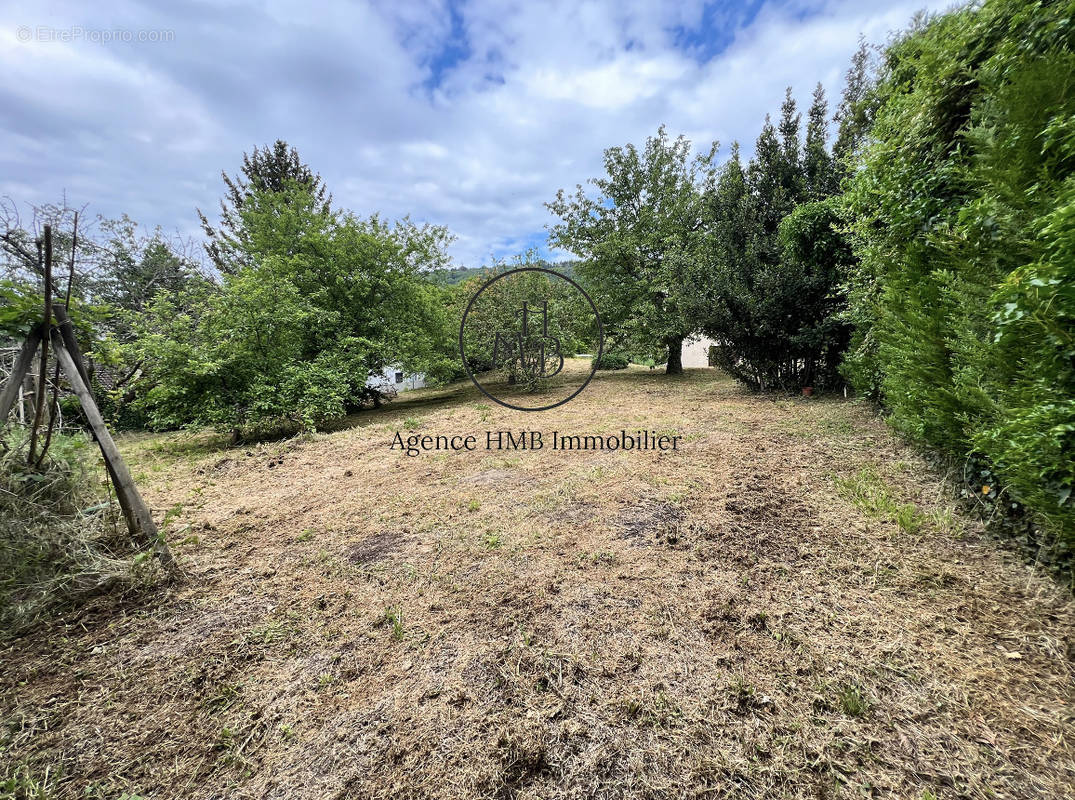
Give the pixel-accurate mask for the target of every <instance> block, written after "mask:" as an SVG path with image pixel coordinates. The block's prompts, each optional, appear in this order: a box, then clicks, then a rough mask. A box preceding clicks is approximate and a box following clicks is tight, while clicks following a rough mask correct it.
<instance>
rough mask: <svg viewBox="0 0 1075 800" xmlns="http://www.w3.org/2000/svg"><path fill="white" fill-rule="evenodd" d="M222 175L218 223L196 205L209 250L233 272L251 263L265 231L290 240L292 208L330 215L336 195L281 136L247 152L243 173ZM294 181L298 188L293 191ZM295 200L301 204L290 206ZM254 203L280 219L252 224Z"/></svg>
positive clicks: (222, 267)
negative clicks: (276, 223) (277, 221)
mask: <svg viewBox="0 0 1075 800" xmlns="http://www.w3.org/2000/svg"><path fill="white" fill-rule="evenodd" d="M222 177H223V178H224V187H225V193H224V198H223V199H222V200H221V201H220V225H219V227H214V226H213V225H212V224H210V222H209V220H208V219H207V218H206V216H205V214H203V213H202V212H201V211H200V210H199V211H198V217H199V218H200V220H201V224H202V230H203V231H205V235H206V236H207V237H208V241H207V243H206V245H205V251H206V253H207V254H208V256H209V258H210V259H211V260H212V262H213V264H214V266H216V268H217V269H218V270H220V271H221V272H224V273H233V272H237V271H238V270H239V269H241V268H242V267H249V266H252V265H253V263H254V259H255V258H256V257H257V254H258V252H259V245H263V244H264V237H265V236H266V235H269V236H273V237H276V238H277V239H278V240H286V239H287V237H288V236H289V235H291V234H292V233H296V232H297V231H296V230H295V229H294V228H292V227H291V225H290V224H289V223H292V224H293V223H294V222H295V221H296V219H297V218H296V216H295V215H293V214H290V213H289V212H291V211H294V210H301V211H304V212H306V216H307V218H308V219H309V218H314V219H316V218H323V217H327V216H329V209H330V206H331V204H332V195H327V196H326V189H325V186H324V183H323V182H322V180H321V176H320V175H318V174H317V173H315V172H314V171H313V170H311V169H310V168H309V167H308V166H307V165H306V164H304V163H303V162H302V160H301V159H300V158H299V153H298V151H297V150H296V149H295V148H294V147H289V146H288V144H287V142H285V141H283V140H281V139H277V140H276V142H274V143H273V146H272V148H271V149H270V148H269V147H268V146H266V147H265V148H264V149H262V148H258V147H255V148H254V152H253V153H252V154H247V153H243V166H242V169H241V170H240V175H238V176H236V177H234V178H231V177H229V176H228V175H227V174H224V175H223V176H222ZM296 187H297V188H298V189H299V191H298V192H295V191H292V190H293V189H294V188H296ZM281 200H283V201H284V202H280V201H281ZM296 201H298V202H299V203H300V204H301V209H293V208H290V207H289V205H290V204H292V203H295V202H296ZM251 204H253V205H255V206H260V209H258V213H260V214H262V215H263V214H264V213H265V212H266V211H268V212H269V213H270V214H271V213H273V212H274V211H276V212H279V213H280V224H279V225H275V226H272V225H270V226H264V225H261V226H258V225H256V224H253V220H252V218H251V216H250V215H249V214H248V213H247V212H248V211H249V208H248V206H249V205H251ZM266 206H268V208H266ZM257 239H261V240H262V241H260V242H259V241H255V240H257Z"/></svg>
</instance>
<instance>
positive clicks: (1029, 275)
mask: <svg viewBox="0 0 1075 800" xmlns="http://www.w3.org/2000/svg"><path fill="white" fill-rule="evenodd" d="M1073 12H1075V4H1072V3H1071V2H1067V3H1039V2H1025V0H992V1H991V0H986V2H985V3H983V4H982V5H981V6H980V7H978V8H974V7H971V8H967V9H962V10H959V11H955V12H953V13H949V14H945V15H943V16H940V17H937V18H934V19H932V20H931V21H929V22H928V23H925V24H922V25H919V26H918V27H917V28H916V29H914V30H912V31H911V32H909V33H908V34H905V35H904V36H903V37H902V38H900V39H899V40H897V41H895V42H894V43H893V44H892V45H890V47H889V48H888V49H887V51H886V52H885V56H884V60H883V65H882V70H881V75H880V80H879V83H878V85H877V87H876V92H875V97H874V98H873V100H874V102H875V103H876V106H875V107H876V109H877V112H876V117H875V122H874V126H873V130H872V133H871V137H870V144H869V145H868V146H867V148H866V149H865V152H864V153H863V154H862V156H861V159H860V163H859V164H858V169H857V171H856V172H855V173H854V175H853V177H852V179H851V181H850V183H849V186H848V187H847V188H848V191H847V193H846V194H845V195H844V200H845V202H846V206H847V211H848V212H849V214H850V216H851V218H852V219H853V223H852V227H853V232H852V233H853V240H854V249H855V254H856V256H857V257H858V259H859V265H858V266H857V267H856V268H855V269H854V271H853V273H852V278H851V281H850V287H849V288H850V303H851V310H850V318H851V321H852V322H854V324H855V326H856V332H855V336H854V339H853V342H852V350H851V352H850V354H849V356H848V358H847V359H846V360H845V363H844V365H843V371H844V373H845V375H847V376H848V378H849V379H850V380H851V381H852V382H853V383H854V384H855V385H856V387H857V388H858V389H859V390H860V391H863V392H865V393H866V394H869V395H872V396H874V397H876V398H877V399H879V400H880V401H881V402H882V403H883V404H884V405H885V406H886V408H887V409H888V410H889V412H890V415H891V420H892V422H893V423H894V424H895V425H896V426H897V427H898V428H899V429H900V430H902V431H904V432H906V433H908V434H910V435H911V436H913V437H915V438H916V439H919V440H921V441H923V442H926V443H928V444H930V445H933V446H935V447H937V448H940V449H941V450H943V451H944V452H946V453H948V454H949V455H951V456H954V457H956V458H959V459H967V460H968V461H971V460H973V461H974V462H975V463H978V462H981V461H984V462H985V463H986V464H987V465H988V469H989V471H990V473H991V474H990V475H988V476H987V477H986V478H984V479H983V480H982V483H986V482H996V483H999V487H997V486H996V483H994V486H993V487H991V490H995V489H996V488H1000V489H1003V490H1006V492H1005V493H1006V495H1007V497H1008V498H1010V499H1011V500H1014V501H1018V502H1020V503H1023V504H1025V505H1027V506H1029V507H1030V508H1031V509H1033V510H1035V511H1037V512H1040V514H1041V515H1043V517H1044V518H1045V519H1046V520H1047V521H1048V522H1049V523H1050V525H1051V527H1053V528H1054V529H1055V530H1056V531H1057V532H1058V533H1059V539H1060V541H1061V546H1060V550H1061V552H1060V556H1061V557H1062V558H1068V559H1069V558H1070V556H1071V548H1072V545H1073V542H1075V505H1073V498H1072V489H1073V486H1075V338H1073V335H1075V325H1073V322H1075V174H1073V167H1075V80H1073V78H1072V76H1073V75H1075V53H1073V49H1075V48H1073V45H1075V27H1073V26H1072V24H1071V18H1072V14H1073ZM1065 548H1066V552H1065Z"/></svg>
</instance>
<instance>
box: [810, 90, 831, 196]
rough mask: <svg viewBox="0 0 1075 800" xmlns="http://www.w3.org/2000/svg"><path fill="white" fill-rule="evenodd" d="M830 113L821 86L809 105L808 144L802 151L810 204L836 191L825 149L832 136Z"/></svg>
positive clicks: (828, 157) (815, 91) (829, 158)
mask: <svg viewBox="0 0 1075 800" xmlns="http://www.w3.org/2000/svg"><path fill="white" fill-rule="evenodd" d="M828 113H829V104H828V102H827V101H826V100H825V89H824V87H823V86H822V85H821V84H820V83H818V85H817V87H816V88H815V89H814V98H813V102H812V103H811V104H810V112H809V114H808V122H807V124H806V144H805V146H804V149H803V180H804V182H805V184H806V196H807V197H808V198H809V199H810V200H821V199H823V198H825V197H828V196H829V195H831V194H832V193H833V192H835V191H836V174H835V171H834V169H833V163H832V156H830V155H829V150H828V147H827V146H826V140H827V139H828V134H829V130H828V128H829V123H828Z"/></svg>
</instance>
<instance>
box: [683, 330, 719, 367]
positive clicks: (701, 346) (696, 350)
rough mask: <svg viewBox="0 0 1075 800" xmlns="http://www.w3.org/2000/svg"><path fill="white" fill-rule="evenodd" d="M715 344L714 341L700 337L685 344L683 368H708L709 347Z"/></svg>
mask: <svg viewBox="0 0 1075 800" xmlns="http://www.w3.org/2000/svg"><path fill="white" fill-rule="evenodd" d="M711 344H714V342H713V340H712V339H708V338H706V337H705V336H699V337H698V338H697V339H690V340H688V341H685V342H684V343H683V366H684V367H708V366H709V345H711Z"/></svg>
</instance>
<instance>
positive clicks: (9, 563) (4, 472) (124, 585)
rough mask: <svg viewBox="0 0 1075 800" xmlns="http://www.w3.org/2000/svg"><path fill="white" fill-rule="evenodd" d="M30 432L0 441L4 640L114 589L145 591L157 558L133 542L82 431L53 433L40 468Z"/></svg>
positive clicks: (0, 627)
mask: <svg viewBox="0 0 1075 800" xmlns="http://www.w3.org/2000/svg"><path fill="white" fill-rule="evenodd" d="M26 439H27V435H26V433H25V432H24V431H21V430H19V429H15V430H12V431H9V432H7V433H5V434H3V436H2V437H0V638H2V637H5V636H12V635H16V634H18V633H21V632H23V631H25V630H26V629H27V628H29V627H30V626H32V625H33V624H34V623H36V622H38V621H40V620H41V619H43V618H44V617H46V616H48V615H49V614H50V613H55V612H58V611H60V610H62V609H63V608H66V607H70V606H71V605H73V604H75V603H77V602H80V601H82V600H85V599H87V598H89V597H91V596H94V595H99V594H102V593H105V592H109V591H117V590H131V589H135V588H138V587H145V586H147V585H149V584H150V583H152V582H153V581H154V580H155V578H156V570H157V567H156V565H155V563H156V562H155V560H154V559H152V558H151V557H150V554H149V553H148V552H141V551H139V550H138V549H137V548H136V547H135V545H134V544H133V543H132V542H131V539H130V536H129V535H128V533H127V529H126V526H125V524H124V522H123V517H122V514H121V513H120V509H119V507H118V506H117V505H116V503H115V502H114V501H113V499H112V498H111V496H110V493H109V492H108V491H107V490H105V489H104V487H103V485H102V482H101V477H102V476H103V468H101V467H99V466H97V465H96V463H95V462H94V460H93V458H92V456H93V453H94V448H93V447H92V444H91V442H90V441H89V439H88V438H87V437H86V436H85V435H84V434H82V433H77V434H74V435H67V434H60V433H56V434H54V435H53V438H52V444H51V447H50V449H49V453H48V457H47V458H46V459H45V461H44V462H43V463H42V464H41V465H40V467H34V466H30V465H28V464H27V463H26V452H25V451H26Z"/></svg>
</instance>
